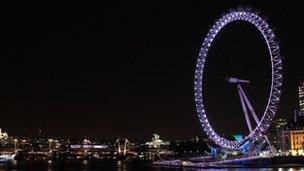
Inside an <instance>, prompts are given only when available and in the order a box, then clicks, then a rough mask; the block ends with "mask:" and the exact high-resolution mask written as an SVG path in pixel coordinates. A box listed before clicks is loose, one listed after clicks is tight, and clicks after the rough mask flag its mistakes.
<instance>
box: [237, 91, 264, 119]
mask: <svg viewBox="0 0 304 171" xmlns="http://www.w3.org/2000/svg"><path fill="white" fill-rule="evenodd" d="M240 90H241V93H242V95H243V97H244V100H245V103H246V105H247V106H248V108H249V110H250V113H251V115H252V116H253V118H254V121H255V122H256V124H257V125H258V124H259V123H260V120H259V118H258V117H257V115H256V113H255V111H254V109H253V107H252V105H251V103H250V101H249V99H248V97H247V95H246V94H245V92H244V90H243V88H242V87H241V86H240Z"/></svg>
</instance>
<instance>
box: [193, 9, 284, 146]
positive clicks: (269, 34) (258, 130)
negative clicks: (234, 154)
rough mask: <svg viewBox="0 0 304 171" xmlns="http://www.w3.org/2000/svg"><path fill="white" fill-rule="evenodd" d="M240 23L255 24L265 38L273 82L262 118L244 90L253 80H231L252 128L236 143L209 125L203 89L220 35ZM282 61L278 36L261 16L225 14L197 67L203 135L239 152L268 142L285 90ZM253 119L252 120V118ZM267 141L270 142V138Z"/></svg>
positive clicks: (210, 35)
mask: <svg viewBox="0 0 304 171" xmlns="http://www.w3.org/2000/svg"><path fill="white" fill-rule="evenodd" d="M236 21H242V22H246V23H249V24H251V25H252V26H254V28H255V29H257V30H258V31H259V33H260V34H261V35H262V36H263V40H264V41H265V45H266V46H267V53H268V54H269V55H268V56H269V57H270V58H269V61H270V64H271V65H270V67H271V68H270V70H271V78H270V79H271V80H269V82H270V90H269V92H268V95H267V97H268V99H267V104H266V107H265V108H263V112H262V113H261V117H258V116H257V114H256V110H255V109H254V107H253V105H252V104H251V102H250V98H249V97H248V96H247V95H246V93H245V90H244V89H243V86H244V85H246V84H250V80H246V79H242V78H238V77H227V81H228V82H229V83H230V84H235V85H236V88H237V92H238V95H239V99H240V102H241V105H240V106H241V108H242V110H243V113H244V116H245V122H246V125H247V127H248V130H249V133H248V135H246V136H245V137H244V138H243V139H242V140H240V141H235V140H230V139H227V138H225V137H223V136H221V135H220V134H219V133H217V132H216V131H215V129H214V128H213V126H212V125H211V123H210V122H209V118H208V114H207V113H208V112H207V111H206V103H205V101H204V98H203V95H204V93H203V91H204V90H203V87H204V86H205V82H206V81H207V80H205V78H204V74H205V73H204V69H205V64H206V63H207V60H208V56H209V54H208V52H209V49H210V47H212V45H213V41H214V39H215V37H216V36H217V35H218V33H219V32H221V31H222V30H224V29H226V27H227V25H230V24H231V23H234V22H236ZM281 71H282V60H281V55H280V48H279V45H278V42H277V41H276V37H275V34H274V32H273V30H272V29H271V27H270V26H269V25H268V24H267V23H266V21H265V20H264V19H262V18H261V17H260V16H259V15H258V14H256V13H254V12H251V11H248V10H236V11H232V12H229V13H228V14H225V15H224V16H222V17H221V18H220V19H218V20H216V22H215V24H214V25H213V26H212V27H211V28H210V30H209V32H208V33H207V36H206V37H205V39H204V41H203V45H202V47H201V49H200V52H199V56H198V59H197V63H196V70H195V78H194V94H195V104H196V111H197V114H198V118H199V121H200V123H201V125H202V128H203V131H204V132H205V133H206V135H207V136H208V137H209V139H211V140H212V141H213V142H214V143H215V144H217V145H219V146H220V147H222V148H225V149H231V150H238V149H240V148H242V146H243V145H244V144H246V143H248V142H256V141H258V140H260V139H262V138H265V135H266V131H267V129H268V128H269V126H270V124H271V121H272V119H273V117H274V116H275V114H276V111H277V109H278V104H279V101H280V96H281V86H282V74H281V73H282V72H281ZM205 91H208V90H205ZM250 115H251V116H250ZM250 117H251V118H253V119H252V120H253V122H255V125H256V126H255V127H254V126H252V124H251V121H250ZM266 139H267V138H266Z"/></svg>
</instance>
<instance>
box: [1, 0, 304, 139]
mask: <svg viewBox="0 0 304 171" xmlns="http://www.w3.org/2000/svg"><path fill="white" fill-rule="evenodd" d="M259 2H260V3H259ZM259 2H257V3H248V4H244V3H238V2H237V1H209V2H206V1H199V0H197V1H183V2H175V1H172V2H170V3H169V2H168V3H164V2H162V1H160V2H157V1H149V2H148V1H141V2H129V1H124V2H116V3H114V2H113V3H111V4H109V3H102V1H97V2H93V1H88V2H87V1H82V2H81V3H76V2H70V3H62V2H54V1H52V2H49V3H47V2H40V3H37V2H36V3H29V2H23V3H22V4H17V2H15V3H14V4H2V5H0V6H1V9H0V11H1V20H0V21H1V22H0V23H1V25H0V42H1V51H0V54H1V62H0V64H1V67H0V77H1V84H0V100H1V106H0V114H1V120H0V127H3V128H4V129H5V130H7V131H8V132H9V134H11V135H16V136H29V135H36V134H37V131H38V129H39V128H40V127H41V125H42V127H43V130H44V133H45V135H47V136H63V137H72V136H88V137H92V138H99V139H113V138H115V137H117V136H121V137H124V136H125V137H128V138H130V139H147V138H150V136H151V134H152V133H159V134H160V135H161V136H162V137H165V138H166V139H177V138H190V137H193V136H196V135H202V132H201V126H200V124H199V122H198V119H197V115H196V112H195V106H194V98H193V75H194V68H195V63H196V58H197V55H198V51H199V48H200V46H201V44H202V40H203V38H204V36H205V35H206V34H207V31H208V29H209V27H211V26H212V24H213V22H214V20H216V19H217V18H219V17H220V16H221V15H222V14H223V13H225V12H228V11H229V9H233V8H236V7H238V6H250V7H252V8H253V9H257V10H259V11H261V13H262V15H264V16H267V18H268V22H269V23H270V24H271V25H272V26H273V27H274V28H275V33H276V35H277V36H278V38H279V40H280V46H281V51H282V54H283V55H284V60H283V62H284V87H283V90H284V92H283V98H282V103H281V106H280V112H279V114H278V117H288V115H289V114H290V113H291V110H292V108H294V107H297V105H298V104H297V84H298V80H299V77H300V75H301V74H303V70H304V69H303V68H304V65H303V61H304V60H303V53H302V49H303V47H302V46H303V42H302V40H303V34H304V33H303V30H304V29H303V24H302V21H303V13H302V11H303V9H300V7H301V5H300V4H289V3H287V2H286V1H285V2H284V3H280V2H277V1H273V2H262V1H259ZM219 41H220V40H219ZM225 41H227V39H225ZM224 50H225V49H224ZM256 50H257V51H258V50H259V49H256ZM245 62H246V61H243V63H245ZM214 88H215V89H217V88H219V89H220V87H219V86H218V85H214ZM236 103H238V101H237V102H236ZM42 120H43V121H42ZM243 122H245V121H243ZM226 123H227V122H226ZM231 125H233V126H232V127H236V126H238V124H235V123H234V124H231ZM227 126H230V124H229V125H228V124H226V125H222V124H217V125H216V127H219V128H224V127H227Z"/></svg>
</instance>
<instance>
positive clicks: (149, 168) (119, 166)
mask: <svg viewBox="0 0 304 171" xmlns="http://www.w3.org/2000/svg"><path fill="white" fill-rule="evenodd" d="M291 167H292V166H291ZM62 169H64V170H81V171H93V170H94V171H96V170H106V171H108V170H109V171H129V170H130V171H132V170H135V171H304V167H294V168H287V167H284V168H280V167H277V168H208V169H206V168H204V169H202V168H170V167H157V166H153V165H151V164H144V165H137V164H136V165H130V164H128V163H124V162H120V161H117V162H114V163H111V164H107V165H97V166H91V165H90V164H89V163H88V162H82V164H81V165H72V166H71V165H70V166H68V167H66V166H64V165H61V166H60V165H59V166H58V165H57V166H54V165H53V164H51V163H49V165H48V166H45V167H37V168H36V167H32V166H31V167H29V168H28V167H25V168H24V167H21V168H10V169H9V170H12V171H23V170H47V171H57V170H62ZM4 170H7V168H0V171H4Z"/></svg>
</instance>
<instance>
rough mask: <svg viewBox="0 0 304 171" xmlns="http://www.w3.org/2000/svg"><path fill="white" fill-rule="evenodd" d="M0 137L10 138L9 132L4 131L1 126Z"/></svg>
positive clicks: (2, 138)
mask: <svg viewBox="0 0 304 171" xmlns="http://www.w3.org/2000/svg"><path fill="white" fill-rule="evenodd" d="M0 139H1V140H6V139H8V134H7V133H6V132H2V129H1V128H0Z"/></svg>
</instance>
